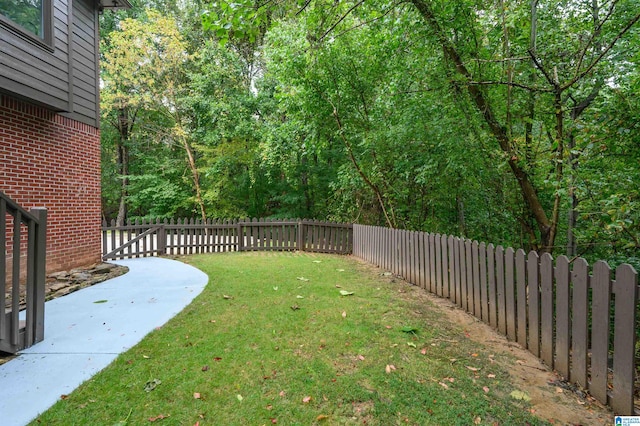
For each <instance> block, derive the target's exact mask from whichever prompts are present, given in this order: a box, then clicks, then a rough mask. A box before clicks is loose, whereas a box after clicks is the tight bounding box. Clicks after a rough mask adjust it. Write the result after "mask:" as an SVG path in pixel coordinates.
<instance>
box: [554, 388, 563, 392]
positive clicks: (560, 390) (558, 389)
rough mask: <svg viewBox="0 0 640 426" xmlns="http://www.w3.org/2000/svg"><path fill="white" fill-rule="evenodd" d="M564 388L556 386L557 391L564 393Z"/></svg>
mask: <svg viewBox="0 0 640 426" xmlns="http://www.w3.org/2000/svg"><path fill="white" fill-rule="evenodd" d="M563 392H564V390H563V389H562V388H559V387H556V393H563Z"/></svg>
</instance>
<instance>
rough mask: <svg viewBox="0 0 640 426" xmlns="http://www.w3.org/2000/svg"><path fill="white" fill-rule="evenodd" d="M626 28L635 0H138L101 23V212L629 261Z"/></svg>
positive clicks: (631, 44)
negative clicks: (324, 223) (295, 224)
mask: <svg viewBox="0 0 640 426" xmlns="http://www.w3.org/2000/svg"><path fill="white" fill-rule="evenodd" d="M638 20H640V2H639V1H637V0H620V1H618V0H608V1H601V0H589V1H581V2H577V1H568V0H566V1H561V0H544V1H543V0H531V1H529V2H521V1H512V2H508V1H504V0H494V1H491V2H480V1H468V0H461V1H456V2H450V1H444V0H412V1H403V2H387V1H379V0H371V1H367V2H364V1H362V0H360V1H337V2H336V1H333V0H332V1H328V0H326V1H322V0H318V1H294V0H280V1H273V0H269V1H262V2H261V1H252V0H242V1H237V2H226V1H220V2H215V3H210V4H201V3H199V2H195V3H192V4H190V5H188V6H185V5H183V3H182V2H174V1H172V0H164V1H162V0H158V1H155V2H149V1H147V2H146V3H145V2H144V1H142V0H141V1H139V2H138V3H136V4H135V5H134V8H133V9H132V10H130V11H127V12H120V13H119V14H116V15H112V16H106V15H105V16H104V17H103V22H102V39H103V45H102V64H103V67H102V87H103V89H102V111H103V121H102V135H103V205H104V214H105V217H107V218H118V220H124V219H125V218H135V217H141V216H146V217H149V216H152V217H174V216H201V217H240V216H251V217H258V216H263V217H264V216H270V217H313V218H321V219H331V220H340V221H350V222H351V221H354V222H359V223H367V224H379V225H385V226H391V227H401V228H405V229H420V230H427V231H431V232H440V233H448V234H455V235H461V236H465V237H468V238H472V239H478V240H483V241H489V242H493V243H496V244H504V245H510V246H515V247H523V248H525V249H536V250H539V251H548V252H553V253H554V254H560V253H566V254H568V255H570V256H578V255H579V256H586V257H588V258H591V259H595V258H605V259H607V260H609V261H612V262H613V263H618V262H621V261H627V262H632V263H636V264H638V262H639V261H638V259H637V251H638V249H639V248H640V209H638V207H639V206H638V205H639V204H640V193H639V190H638V187H639V184H640V163H639V161H640V145H639V143H640V123H639V120H638V119H639V117H640V101H638V99H637V97H636V96H634V95H635V94H636V93H638V92H639V91H640V68H639V67H638V64H639V59H640V56H639V55H640V32H639V28H640V26H639V24H638Z"/></svg>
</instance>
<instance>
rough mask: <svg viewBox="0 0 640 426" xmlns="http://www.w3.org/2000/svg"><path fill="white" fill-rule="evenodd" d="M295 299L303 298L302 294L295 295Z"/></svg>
mask: <svg viewBox="0 0 640 426" xmlns="http://www.w3.org/2000/svg"><path fill="white" fill-rule="evenodd" d="M296 299H304V296H300V295H297V296H296Z"/></svg>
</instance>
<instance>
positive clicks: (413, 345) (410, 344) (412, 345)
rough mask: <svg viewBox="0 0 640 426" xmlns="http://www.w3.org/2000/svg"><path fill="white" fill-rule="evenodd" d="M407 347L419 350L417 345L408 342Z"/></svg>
mask: <svg viewBox="0 0 640 426" xmlns="http://www.w3.org/2000/svg"><path fill="white" fill-rule="evenodd" d="M407 346H411V347H412V348H417V346H416V344H415V343H413V342H407Z"/></svg>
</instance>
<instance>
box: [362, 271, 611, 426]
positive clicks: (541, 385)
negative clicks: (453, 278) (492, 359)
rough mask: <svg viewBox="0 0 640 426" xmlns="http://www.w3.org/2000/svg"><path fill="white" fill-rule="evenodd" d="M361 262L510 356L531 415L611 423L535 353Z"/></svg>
mask: <svg viewBox="0 0 640 426" xmlns="http://www.w3.org/2000/svg"><path fill="white" fill-rule="evenodd" d="M363 265H366V266H364V267H365V268H367V267H368V269H372V270H374V272H375V273H378V274H380V275H381V277H382V278H383V279H387V280H389V281H391V282H396V283H398V284H400V283H402V285H406V286H407V287H406V288H405V289H404V290H401V291H399V292H398V295H399V297H401V298H403V299H405V300H407V301H408V302H410V303H411V304H416V303H417V304H419V305H421V306H423V307H429V306H432V307H433V308H434V309H436V310H437V311H438V315H441V316H442V317H443V318H444V319H445V321H443V322H444V323H450V324H452V325H454V326H457V327H460V328H462V330H464V336H465V338H468V339H471V340H472V341H474V342H477V343H478V344H480V345H482V346H484V347H485V348H486V350H487V351H489V352H490V353H495V354H496V355H497V356H498V358H500V359H505V358H509V359H513V360H514V361H513V363H510V365H509V366H508V368H507V370H508V372H509V375H510V378H511V382H512V383H513V384H514V386H516V387H517V389H518V390H520V391H523V392H525V393H526V394H528V395H529V396H530V397H531V401H530V402H529V405H530V410H531V412H532V413H533V414H534V415H535V416H537V417H540V418H542V419H544V420H546V421H549V422H550V423H552V424H559V425H594V426H595V425H597V426H603V425H613V424H614V414H613V412H612V411H610V410H609V409H608V408H607V407H605V406H603V405H602V404H600V403H599V402H597V401H596V400H595V399H593V398H592V397H590V396H589V395H587V394H585V393H583V392H581V391H580V390H577V389H575V387H571V386H566V385H565V384H564V382H562V378H561V377H559V376H558V375H557V374H555V373H554V372H552V371H551V370H549V368H548V367H547V366H546V365H544V364H543V363H542V362H541V361H540V360H539V359H538V358H537V357H536V356H534V355H533V354H532V353H530V352H529V351H527V350H526V349H523V348H522V347H521V346H520V345H518V344H517V343H514V342H510V341H509V340H507V338H506V337H504V336H502V335H501V334H499V333H498V332H497V331H496V330H494V329H493V328H492V327H491V326H489V325H487V324H485V323H483V322H482V321H480V320H479V319H477V318H475V317H474V316H472V315H470V314H468V313H466V312H465V311H463V310H462V309H460V308H459V307H458V306H456V305H454V304H453V303H451V302H450V301H449V300H448V299H444V298H440V297H437V296H435V295H433V294H431V293H429V292H427V291H426V290H423V289H421V288H419V287H416V286H413V285H411V284H408V283H406V281H404V280H402V279H400V278H397V277H393V276H390V275H389V274H388V273H381V270H380V269H378V268H375V267H371V266H370V265H368V264H365V263H363ZM501 355H502V356H501ZM505 355H506V357H505ZM496 362H498V361H496Z"/></svg>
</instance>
